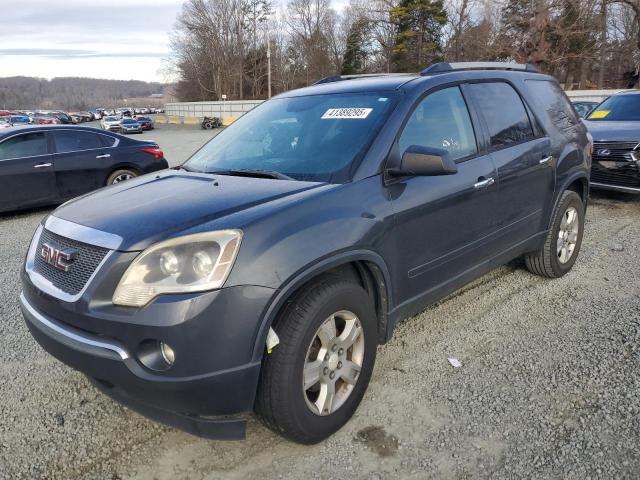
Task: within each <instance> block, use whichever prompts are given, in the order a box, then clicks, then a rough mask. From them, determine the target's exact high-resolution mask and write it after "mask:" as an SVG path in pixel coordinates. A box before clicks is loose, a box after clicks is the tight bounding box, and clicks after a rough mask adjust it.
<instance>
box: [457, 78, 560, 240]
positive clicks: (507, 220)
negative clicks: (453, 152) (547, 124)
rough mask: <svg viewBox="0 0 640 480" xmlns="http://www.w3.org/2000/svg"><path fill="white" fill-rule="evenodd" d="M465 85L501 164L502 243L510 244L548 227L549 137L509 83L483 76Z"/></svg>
mask: <svg viewBox="0 0 640 480" xmlns="http://www.w3.org/2000/svg"><path fill="white" fill-rule="evenodd" d="M467 88H468V91H469V92H470V93H471V97H472V99H473V102H474V104H475V105H476V108H477V110H478V112H479V114H480V117H481V118H482V119H483V121H484V126H485V132H486V136H487V142H488V145H489V152H490V154H491V158H492V159H493V161H494V163H495V165H496V168H497V170H498V178H497V180H498V184H499V198H500V201H499V202H498V207H497V209H496V216H497V222H498V229H499V233H500V238H501V239H500V240H499V246H500V248H501V249H502V250H507V249H509V248H510V247H515V246H516V245H517V244H518V243H519V242H522V241H525V240H526V239H529V238H531V237H532V236H534V235H535V234H537V233H539V232H541V231H543V230H544V229H545V228H546V223H545V221H544V220H545V218H546V211H547V210H548V207H549V206H548V204H549V202H550V201H551V199H552V198H553V191H554V188H555V159H554V158H553V156H552V151H551V142H550V140H549V138H548V137H547V136H546V135H545V134H544V132H543V131H542V129H541V128H540V127H539V126H538V124H537V122H536V121H535V119H534V117H533V115H532V114H531V111H530V109H529V108H528V107H527V106H526V105H525V103H524V102H523V100H522V98H521V97H520V95H519V94H518V92H517V91H516V89H515V88H514V87H513V86H512V85H511V84H509V83H507V82H501V81H495V82H483V83H472V84H470V85H468V87H467Z"/></svg>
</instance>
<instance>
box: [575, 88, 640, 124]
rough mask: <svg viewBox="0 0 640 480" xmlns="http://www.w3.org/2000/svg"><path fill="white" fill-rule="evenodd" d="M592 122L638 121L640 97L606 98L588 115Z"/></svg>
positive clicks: (618, 96)
mask: <svg viewBox="0 0 640 480" xmlns="http://www.w3.org/2000/svg"><path fill="white" fill-rule="evenodd" d="M587 120H594V121H599V122H603V121H611V122H616V121H632V122H638V121H640V95H637V94H633V95H615V96H613V97H609V98H607V99H606V100H605V101H604V102H602V103H601V104H600V105H598V106H597V107H596V108H595V109H594V110H593V112H591V113H590V114H589V117H588V119H587Z"/></svg>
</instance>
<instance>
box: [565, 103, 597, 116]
mask: <svg viewBox="0 0 640 480" xmlns="http://www.w3.org/2000/svg"><path fill="white" fill-rule="evenodd" d="M571 103H572V105H573V108H575V109H576V112H578V116H579V117H580V118H586V116H587V115H588V114H589V112H590V111H591V110H593V109H594V108H595V107H596V106H597V105H598V103H600V102H588V101H580V102H571Z"/></svg>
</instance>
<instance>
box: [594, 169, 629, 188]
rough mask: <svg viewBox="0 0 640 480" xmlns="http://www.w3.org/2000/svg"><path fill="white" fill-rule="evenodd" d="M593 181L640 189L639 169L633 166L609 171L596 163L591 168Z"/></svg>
mask: <svg viewBox="0 0 640 480" xmlns="http://www.w3.org/2000/svg"><path fill="white" fill-rule="evenodd" d="M591 181H592V182H596V183H606V184H608V185H618V186H621V187H632V188H640V172H638V167H636V166H635V165H633V164H632V165H629V166H628V167H627V168H617V169H608V168H605V167H602V166H600V165H598V164H595V163H594V164H593V165H592V167H591Z"/></svg>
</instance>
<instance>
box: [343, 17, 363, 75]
mask: <svg viewBox="0 0 640 480" xmlns="http://www.w3.org/2000/svg"><path fill="white" fill-rule="evenodd" d="M368 28H369V26H368V22H367V20H366V19H363V18H361V19H358V20H356V21H355V22H353V24H352V25H351V28H349V33H348V35H347V45H346V49H345V53H344V58H343V60H342V72H341V73H342V75H353V74H358V73H363V72H364V71H365V69H366V63H367V50H366V45H365V42H366V39H367V30H368Z"/></svg>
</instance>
